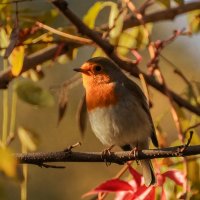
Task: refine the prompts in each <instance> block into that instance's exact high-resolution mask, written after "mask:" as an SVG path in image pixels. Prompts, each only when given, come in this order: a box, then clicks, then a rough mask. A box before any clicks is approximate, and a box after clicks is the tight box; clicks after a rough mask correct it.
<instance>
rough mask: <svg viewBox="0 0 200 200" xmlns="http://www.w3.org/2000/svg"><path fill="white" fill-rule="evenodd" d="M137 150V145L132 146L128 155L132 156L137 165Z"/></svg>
mask: <svg viewBox="0 0 200 200" xmlns="http://www.w3.org/2000/svg"><path fill="white" fill-rule="evenodd" d="M137 152H138V147H134V148H133V149H132V150H131V151H130V153H129V156H130V157H132V156H133V157H134V160H135V161H136V163H137V164H138V165H139V161H138V160H137Z"/></svg>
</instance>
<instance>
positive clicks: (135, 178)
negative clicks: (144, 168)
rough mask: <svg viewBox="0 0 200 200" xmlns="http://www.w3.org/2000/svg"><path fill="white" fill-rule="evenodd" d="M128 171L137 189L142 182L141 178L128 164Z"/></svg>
mask: <svg viewBox="0 0 200 200" xmlns="http://www.w3.org/2000/svg"><path fill="white" fill-rule="evenodd" d="M128 169H129V172H130V173H131V175H132V176H133V180H135V182H136V186H137V187H139V186H140V185H141V182H142V176H141V174H140V173H138V172H137V171H136V170H135V169H133V168H132V166H131V165H130V164H128Z"/></svg>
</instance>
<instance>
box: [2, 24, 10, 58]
mask: <svg viewBox="0 0 200 200" xmlns="http://www.w3.org/2000/svg"><path fill="white" fill-rule="evenodd" d="M8 38H9V37H8V35H7V33H6V31H5V29H4V28H2V27H0V41H1V43H0V47H1V48H6V47H7V46H8V43H9V39H8ZM5 51H6V50H1V51H0V55H1V56H4V54H5Z"/></svg>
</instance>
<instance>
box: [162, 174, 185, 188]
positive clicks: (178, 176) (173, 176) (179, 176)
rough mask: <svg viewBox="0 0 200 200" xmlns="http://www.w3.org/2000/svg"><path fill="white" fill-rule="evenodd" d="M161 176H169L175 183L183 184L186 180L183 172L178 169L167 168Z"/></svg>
mask: <svg viewBox="0 0 200 200" xmlns="http://www.w3.org/2000/svg"><path fill="white" fill-rule="evenodd" d="M163 176H165V177H168V178H170V179H171V180H173V181H174V182H175V183H176V184H178V185H181V186H183V184H184V183H185V181H186V178H185V176H184V174H183V172H181V171H179V170H169V171H166V172H165V173H163Z"/></svg>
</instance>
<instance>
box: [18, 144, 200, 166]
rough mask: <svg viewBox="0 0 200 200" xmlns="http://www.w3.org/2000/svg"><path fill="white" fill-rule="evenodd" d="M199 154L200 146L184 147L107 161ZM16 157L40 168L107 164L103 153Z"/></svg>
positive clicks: (127, 154)
mask: <svg viewBox="0 0 200 200" xmlns="http://www.w3.org/2000/svg"><path fill="white" fill-rule="evenodd" d="M198 154H200V145H195V146H187V148H185V146H184V145H182V146H176V147H169V148H162V149H151V150H138V151H137V152H136V155H132V154H131V153H130V152H129V151H126V152H125V151H123V152H111V154H108V155H106V161H107V162H110V163H116V164H124V163H125V162H127V161H130V160H143V159H154V158H167V157H185V156H191V155H198ZM15 156H16V158H17V159H18V161H19V163H20V164H34V165H38V166H44V163H55V162H105V158H102V152H72V151H58V152H47V153H42V152H38V153H27V154H23V153H17V154H15ZM49 166H51V165H49Z"/></svg>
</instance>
